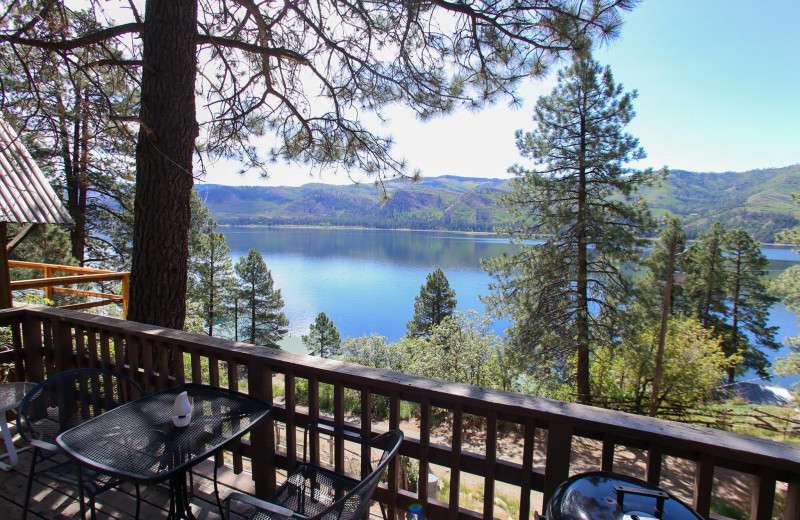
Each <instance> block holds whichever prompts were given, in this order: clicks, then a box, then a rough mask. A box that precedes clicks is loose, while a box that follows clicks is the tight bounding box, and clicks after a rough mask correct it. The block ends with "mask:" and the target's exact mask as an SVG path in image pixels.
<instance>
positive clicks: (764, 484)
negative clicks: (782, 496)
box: [750, 468, 776, 520]
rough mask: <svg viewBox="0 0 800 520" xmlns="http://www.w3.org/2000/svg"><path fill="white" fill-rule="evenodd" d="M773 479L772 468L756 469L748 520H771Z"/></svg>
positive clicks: (773, 495)
mask: <svg viewBox="0 0 800 520" xmlns="http://www.w3.org/2000/svg"><path fill="white" fill-rule="evenodd" d="M775 480H776V478H775V470H774V469H771V468H759V469H758V471H756V478H755V483H754V484H753V498H752V502H751V503H750V520H771V518H772V506H773V504H774V503H775Z"/></svg>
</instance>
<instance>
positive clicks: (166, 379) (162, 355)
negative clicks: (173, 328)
mask: <svg viewBox="0 0 800 520" xmlns="http://www.w3.org/2000/svg"><path fill="white" fill-rule="evenodd" d="M156 349H157V353H158V354H157V355H158V387H159V388H161V389H164V388H169V387H170V386H172V385H171V384H170V370H169V356H170V353H171V352H172V349H171V348H170V347H169V345H168V344H166V343H164V342H162V341H159V342H157V343H156Z"/></svg>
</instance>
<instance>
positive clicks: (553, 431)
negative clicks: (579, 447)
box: [542, 421, 572, 510]
mask: <svg viewBox="0 0 800 520" xmlns="http://www.w3.org/2000/svg"><path fill="white" fill-rule="evenodd" d="M571 455H572V426H570V425H568V424H565V423H562V422H553V421H550V425H549V426H548V428H547V461H546V462H545V469H544V489H543V490H542V507H543V508H544V509H545V510H546V509H547V502H548V501H549V500H550V497H552V496H553V493H555V491H556V488H557V487H558V486H559V484H561V483H562V482H564V481H565V480H567V478H569V462H570V456H571Z"/></svg>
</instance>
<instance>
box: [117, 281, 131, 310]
mask: <svg viewBox="0 0 800 520" xmlns="http://www.w3.org/2000/svg"><path fill="white" fill-rule="evenodd" d="M119 281H120V282H121V285H122V287H121V292H122V317H123V318H124V319H126V320H127V319H128V303H129V302H130V289H129V287H130V282H131V275H130V274H129V273H123V274H122V278H120V280H119Z"/></svg>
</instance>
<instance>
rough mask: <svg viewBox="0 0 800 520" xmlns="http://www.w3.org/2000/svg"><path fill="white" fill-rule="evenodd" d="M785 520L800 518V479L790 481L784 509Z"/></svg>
mask: <svg viewBox="0 0 800 520" xmlns="http://www.w3.org/2000/svg"><path fill="white" fill-rule="evenodd" d="M783 518H784V520H793V519H796V518H800V477H796V478H794V479H792V480H790V481H789V488H788V489H787V490H786V504H785V505H784V509H783Z"/></svg>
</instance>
